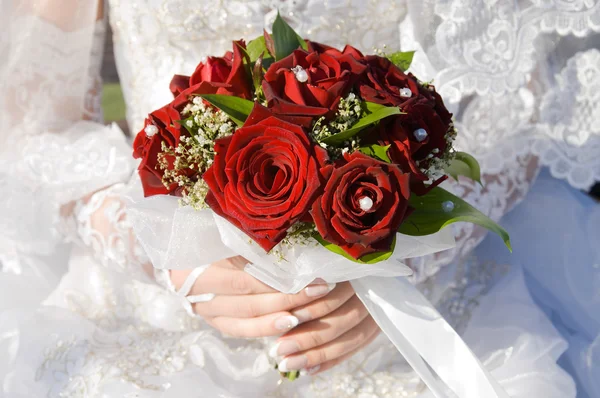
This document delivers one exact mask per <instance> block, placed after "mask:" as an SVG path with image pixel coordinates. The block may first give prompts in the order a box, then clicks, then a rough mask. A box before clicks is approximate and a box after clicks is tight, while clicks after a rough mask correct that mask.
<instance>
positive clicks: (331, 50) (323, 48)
mask: <svg viewBox="0 0 600 398" xmlns="http://www.w3.org/2000/svg"><path fill="white" fill-rule="evenodd" d="M306 45H307V46H308V51H309V52H313V51H316V52H318V53H319V54H329V55H332V56H334V57H341V56H342V55H346V54H349V55H352V56H353V57H354V58H355V59H357V60H362V59H363V58H364V57H365V56H364V55H363V54H362V53H361V52H360V51H359V50H357V49H356V48H354V47H352V46H351V45H349V44H346V47H344V49H343V50H342V51H340V50H338V49H337V48H335V47H331V46H328V45H327V44H322V43H317V42H316V41H308V40H307V41H306Z"/></svg>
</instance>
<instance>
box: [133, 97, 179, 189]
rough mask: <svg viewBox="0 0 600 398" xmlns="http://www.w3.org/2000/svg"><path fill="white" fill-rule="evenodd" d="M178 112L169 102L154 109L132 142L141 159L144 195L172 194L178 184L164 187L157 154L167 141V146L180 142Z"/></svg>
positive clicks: (176, 144)
mask: <svg viewBox="0 0 600 398" xmlns="http://www.w3.org/2000/svg"><path fill="white" fill-rule="evenodd" d="M177 120H181V117H180V115H179V112H177V111H176V110H175V109H174V108H173V107H171V106H170V105H167V106H165V107H163V108H160V109H158V110H156V111H154V112H152V113H151V114H150V115H148V117H147V118H146V121H145V123H144V128H143V129H142V130H141V131H140V132H139V133H138V134H137V136H136V137H135V140H134V141H133V157H134V158H136V159H142V161H141V163H140V165H139V167H138V170H139V175H140V179H141V181H142V186H143V188H144V196H152V195H166V194H172V193H174V192H175V191H176V190H177V188H178V187H177V186H176V185H174V186H171V187H169V188H167V187H165V186H164V185H163V183H162V176H163V171H162V170H160V168H159V167H158V154H159V153H161V152H162V148H161V145H162V143H163V142H164V143H165V144H166V145H167V146H168V147H172V148H176V147H177V146H178V145H179V138H180V136H181V126H180V125H179V124H178V123H177V122H176V121H177Z"/></svg>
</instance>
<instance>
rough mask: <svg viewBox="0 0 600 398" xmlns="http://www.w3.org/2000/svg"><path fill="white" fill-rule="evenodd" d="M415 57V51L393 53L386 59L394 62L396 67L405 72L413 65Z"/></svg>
mask: <svg viewBox="0 0 600 398" xmlns="http://www.w3.org/2000/svg"><path fill="white" fill-rule="evenodd" d="M414 55H415V52H414V51H406V52H402V51H398V52H395V53H391V54H388V55H386V58H387V59H389V60H390V61H392V63H393V64H394V65H396V66H397V67H398V68H400V69H401V70H402V71H403V72H404V71H406V70H407V69H408V68H410V64H412V60H413V57H414Z"/></svg>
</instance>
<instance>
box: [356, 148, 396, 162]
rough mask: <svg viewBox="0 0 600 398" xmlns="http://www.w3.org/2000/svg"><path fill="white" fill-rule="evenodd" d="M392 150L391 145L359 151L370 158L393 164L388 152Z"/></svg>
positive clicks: (360, 149)
mask: <svg viewBox="0 0 600 398" xmlns="http://www.w3.org/2000/svg"><path fill="white" fill-rule="evenodd" d="M388 149H390V145H386V146H382V145H376V144H373V145H369V146H363V147H361V148H358V150H359V151H360V152H362V153H364V154H365V155H367V156H370V157H372V158H375V159H379V160H381V161H382V162H386V163H392V161H391V160H390V158H389V156H388V154H387V151H388Z"/></svg>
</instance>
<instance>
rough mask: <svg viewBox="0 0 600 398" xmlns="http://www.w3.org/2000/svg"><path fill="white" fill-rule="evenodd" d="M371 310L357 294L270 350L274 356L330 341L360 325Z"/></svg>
mask: <svg viewBox="0 0 600 398" xmlns="http://www.w3.org/2000/svg"><path fill="white" fill-rule="evenodd" d="M368 315H369V312H368V311H367V309H366V308H365V306H364V305H363V304H362V302H361V301H360V299H359V298H358V297H357V296H353V297H352V298H351V299H350V300H348V301H347V302H346V303H345V304H344V305H342V306H341V307H340V308H338V309H337V310H335V311H334V312H332V313H331V314H328V315H326V316H324V317H323V318H320V319H317V320H314V321H311V322H308V323H304V324H302V325H300V326H298V327H297V328H295V329H294V330H292V331H291V332H289V333H287V334H286V335H285V336H283V337H281V338H280V339H279V340H278V341H277V343H276V344H275V346H274V347H273V348H272V349H271V350H270V354H271V356H273V357H278V356H284V355H290V354H293V353H295V352H301V351H306V350H310V349H312V348H315V347H319V346H321V345H323V344H326V343H329V342H331V341H333V340H335V339H336V338H338V337H339V336H341V335H343V334H344V333H346V332H348V331H349V330H351V329H353V328H355V327H356V326H357V325H359V324H360V323H361V322H362V321H363V320H364V319H365V318H366V317H367V316H368Z"/></svg>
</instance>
